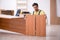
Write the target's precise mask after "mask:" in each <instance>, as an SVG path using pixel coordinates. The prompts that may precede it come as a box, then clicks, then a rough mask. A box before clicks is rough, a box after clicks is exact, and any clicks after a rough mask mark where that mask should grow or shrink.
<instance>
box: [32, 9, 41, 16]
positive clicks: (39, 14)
mask: <svg viewBox="0 0 60 40" xmlns="http://www.w3.org/2000/svg"><path fill="white" fill-rule="evenodd" d="M40 12H41V10H40V11H39V13H38V15H40ZM33 15H34V11H33Z"/></svg>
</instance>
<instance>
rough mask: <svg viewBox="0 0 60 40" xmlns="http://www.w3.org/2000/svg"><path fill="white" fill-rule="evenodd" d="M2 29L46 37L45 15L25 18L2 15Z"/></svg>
mask: <svg viewBox="0 0 60 40" xmlns="http://www.w3.org/2000/svg"><path fill="white" fill-rule="evenodd" d="M0 29H4V30H9V31H13V32H19V33H22V34H25V35H31V36H46V20H45V17H44V16H43V15H42V16H40V15H37V16H36V15H26V16H25V17H24V16H23V17H17V16H10V15H0Z"/></svg>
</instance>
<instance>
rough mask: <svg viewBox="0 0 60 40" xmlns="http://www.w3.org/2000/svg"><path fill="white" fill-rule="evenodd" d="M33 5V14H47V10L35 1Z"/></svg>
mask: <svg viewBox="0 0 60 40" xmlns="http://www.w3.org/2000/svg"><path fill="white" fill-rule="evenodd" d="M32 6H33V8H34V11H33V15H45V12H44V11H43V10H40V9H39V8H38V4H37V3H33V5H32Z"/></svg>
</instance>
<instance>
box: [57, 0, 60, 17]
mask: <svg viewBox="0 0 60 40" xmlns="http://www.w3.org/2000/svg"><path fill="white" fill-rule="evenodd" d="M56 4H57V16H58V17H60V0H56Z"/></svg>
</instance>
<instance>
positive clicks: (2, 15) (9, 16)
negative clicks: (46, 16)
mask: <svg viewBox="0 0 60 40" xmlns="http://www.w3.org/2000/svg"><path fill="white" fill-rule="evenodd" d="M0 18H9V19H11V18H24V16H19V17H18V16H11V15H4V14H0Z"/></svg>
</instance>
